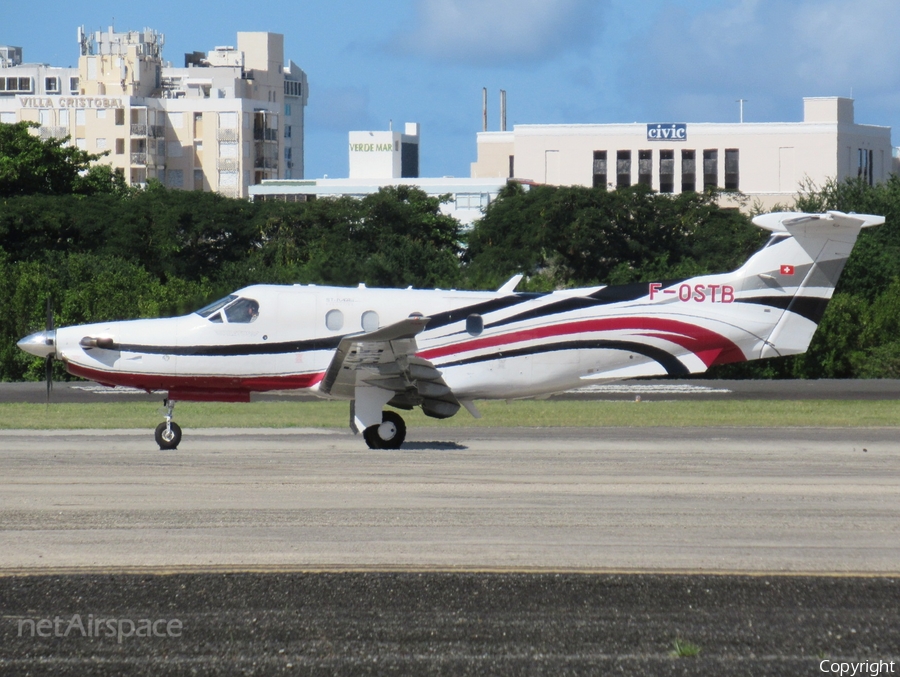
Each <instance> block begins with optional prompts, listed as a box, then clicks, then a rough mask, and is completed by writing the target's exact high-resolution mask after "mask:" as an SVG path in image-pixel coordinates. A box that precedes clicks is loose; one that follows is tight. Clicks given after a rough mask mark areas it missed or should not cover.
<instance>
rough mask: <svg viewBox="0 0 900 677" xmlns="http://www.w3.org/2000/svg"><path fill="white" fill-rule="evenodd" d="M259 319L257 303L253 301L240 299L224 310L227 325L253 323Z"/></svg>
mask: <svg viewBox="0 0 900 677" xmlns="http://www.w3.org/2000/svg"><path fill="white" fill-rule="evenodd" d="M257 317H259V302H258V301H256V300H254V299H242V298H239V299H238V300H237V301H235V302H234V303H232V304H231V305H230V306H228V307H227V308H225V318H226V319H227V320H228V322H229V324H234V323H244V324H246V323H248V322H255V321H256V318H257Z"/></svg>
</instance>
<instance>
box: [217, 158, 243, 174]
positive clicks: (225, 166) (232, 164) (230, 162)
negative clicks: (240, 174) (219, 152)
mask: <svg viewBox="0 0 900 677" xmlns="http://www.w3.org/2000/svg"><path fill="white" fill-rule="evenodd" d="M240 168H241V166H240V160H238V159H237V158H233V157H220V158H219V159H218V160H216V169H219V170H221V171H226V172H236V171H237V170H239V169H240Z"/></svg>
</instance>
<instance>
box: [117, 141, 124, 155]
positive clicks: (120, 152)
mask: <svg viewBox="0 0 900 677" xmlns="http://www.w3.org/2000/svg"><path fill="white" fill-rule="evenodd" d="M116 155H125V139H116Z"/></svg>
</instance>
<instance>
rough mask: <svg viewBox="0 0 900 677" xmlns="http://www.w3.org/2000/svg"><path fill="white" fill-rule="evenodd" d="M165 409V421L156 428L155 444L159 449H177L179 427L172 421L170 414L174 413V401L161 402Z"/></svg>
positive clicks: (179, 434)
mask: <svg viewBox="0 0 900 677" xmlns="http://www.w3.org/2000/svg"><path fill="white" fill-rule="evenodd" d="M163 406H164V407H165V416H166V420H165V422H164V423H160V424H159V425H158V426H156V443H157V444H158V445H159V448H160V449H163V450H165V449H177V448H178V443H179V442H181V426H179V425H178V424H177V423H175V421H173V420H172V414H173V412H174V411H175V401H174V400H163Z"/></svg>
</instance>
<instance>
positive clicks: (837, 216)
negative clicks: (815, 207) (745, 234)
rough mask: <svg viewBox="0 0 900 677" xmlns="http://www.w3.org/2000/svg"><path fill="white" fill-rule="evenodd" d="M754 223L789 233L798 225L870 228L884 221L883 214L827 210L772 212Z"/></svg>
mask: <svg viewBox="0 0 900 677" xmlns="http://www.w3.org/2000/svg"><path fill="white" fill-rule="evenodd" d="M753 223H754V224H755V225H757V226H759V227H760V228H765V229H766V230H771V231H772V232H773V233H789V232H791V230H792V229H794V228H796V227H798V226H809V225H815V226H818V225H821V226H822V227H823V228H824V227H826V226H843V227H846V228H868V227H869V226H880V225H881V224H882V223H884V217H883V216H873V215H871V214H845V213H844V212H837V211H832V212H826V213H825V214H805V213H803V212H772V213H771V214H760V215H759V216H755V217H753Z"/></svg>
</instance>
